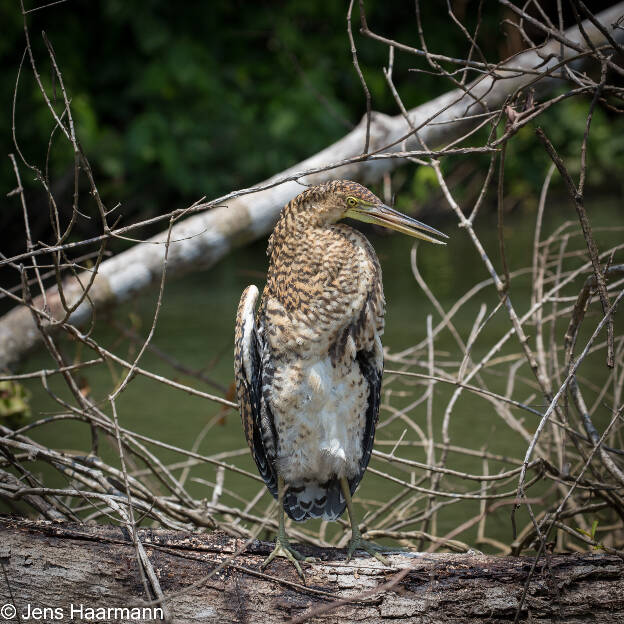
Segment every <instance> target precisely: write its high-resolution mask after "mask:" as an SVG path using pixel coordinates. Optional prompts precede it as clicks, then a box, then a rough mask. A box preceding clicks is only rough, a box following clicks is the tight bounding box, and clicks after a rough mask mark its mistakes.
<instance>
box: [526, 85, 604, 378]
mask: <svg viewBox="0 0 624 624" xmlns="http://www.w3.org/2000/svg"><path fill="white" fill-rule="evenodd" d="M597 93H598V90H596V94H597ZM595 102H596V97H594V100H593V101H592V106H591V107H590V112H589V115H588V117H587V127H586V130H585V137H584V139H583V143H584V144H585V143H586V139H587V136H588V134H589V124H590V122H591V116H592V113H593V109H594V105H595ZM535 134H536V135H537V138H538V139H539V140H540V141H541V142H542V143H543V145H544V147H545V149H546V151H547V152H548V155H549V156H550V157H551V159H552V161H553V162H554V163H555V165H556V166H557V169H558V170H559V173H560V174H561V177H562V178H563V181H564V182H565V183H566V187H567V189H568V193H569V194H570V198H571V199H572V201H573V203H574V207H575V208H576V212H577V213H578V217H579V221H580V224H581V228H582V229H583V236H584V237H585V242H586V243H587V251H588V252H589V257H590V259H591V263H592V267H593V269H594V275H595V277H596V284H597V286H598V293H599V295H600V303H601V304H602V311H603V313H604V314H606V310H607V309H608V307H609V294H608V292H607V286H606V282H605V279H604V275H603V273H602V269H601V267H600V260H599V257H598V248H597V247H596V242H595V241H594V237H593V236H592V230H591V224H590V222H589V218H588V217H587V212H586V211H585V206H584V198H583V186H582V185H581V184H583V185H584V181H585V176H584V174H583V173H581V179H580V180H579V187H578V189H577V188H576V186H575V185H574V182H573V181H572V178H571V177H570V174H569V173H568V170H567V169H566V166H565V165H564V163H563V161H562V160H561V158H560V157H559V155H558V154H557V152H556V150H555V148H554V147H553V144H552V143H551V142H550V140H549V139H548V137H547V136H546V134H545V133H544V131H543V130H542V128H537V129H536V130H535ZM584 169H585V166H584V164H583V168H582V171H583V170H584ZM607 332H608V347H607V348H608V351H607V366H608V367H609V368H613V364H614V359H613V358H614V355H613V354H614V347H613V340H614V334H613V318H611V317H610V318H609V322H608V325H607Z"/></svg>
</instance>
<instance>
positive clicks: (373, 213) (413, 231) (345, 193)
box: [327, 180, 448, 245]
mask: <svg viewBox="0 0 624 624" xmlns="http://www.w3.org/2000/svg"><path fill="white" fill-rule="evenodd" d="M327 186H328V187H329V193H330V194H331V195H333V199H334V206H335V210H336V211H338V210H339V211H340V213H339V214H338V213H337V214H336V220H338V219H344V218H346V217H350V218H351V219H356V220H357V221H364V222H365V223H374V224H375V225H381V226H382V227H385V228H389V229H391V230H396V231H397V232H401V233H403V234H407V235H408V236H413V237H414V238H419V239H421V240H424V241H427V242H429V243H437V244H438V245H446V242H445V241H443V240H438V239H437V238H433V236H438V237H441V238H448V236H447V235H446V234H443V233H442V232H439V231H438V230H436V229H435V228H432V227H431V226H430V225H426V224H424V223H421V222H420V221H417V220H416V219H412V217H408V216H407V215H404V214H403V213H401V212H399V211H398V210H395V209H394V208H390V206H386V204H384V203H383V202H382V201H381V200H380V199H379V198H378V197H377V196H376V195H375V194H374V193H371V192H370V191H369V190H368V189H367V188H366V187H364V186H362V185H361V184H358V183H357V182H351V181H350V180H336V181H334V182H330V183H329V184H328V185H327ZM431 235H433V236H431Z"/></svg>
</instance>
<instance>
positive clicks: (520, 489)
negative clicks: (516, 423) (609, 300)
mask: <svg viewBox="0 0 624 624" xmlns="http://www.w3.org/2000/svg"><path fill="white" fill-rule="evenodd" d="M623 297H624V290H622V291H621V292H620V294H619V295H618V296H617V297H616V299H615V301H614V302H613V305H611V307H610V308H609V309H608V310H607V313H606V314H605V315H604V316H603V317H602V319H601V320H600V322H599V323H598V325H597V326H596V329H595V330H594V332H593V333H592V335H591V337H590V338H589V340H588V341H587V344H586V345H585V348H584V349H583V351H582V353H581V354H580V355H579V357H578V358H577V360H576V361H575V362H574V364H573V365H572V367H571V368H570V372H569V373H568V376H567V377H566V379H565V380H564V382H563V384H561V386H560V387H559V389H558V390H557V392H556V393H555V395H554V396H553V398H552V400H551V402H550V405H549V406H548V408H547V410H546V411H545V412H544V415H543V416H542V419H541V420H540V423H539V425H538V426H537V429H536V430H535V434H534V435H533V439H532V440H531V444H529V448H528V449H527V452H526V454H525V457H524V462H523V464H522V472H521V473H520V478H519V480H518V489H517V499H518V501H520V500H522V498H524V497H525V494H524V490H523V482H524V479H525V475H526V470H527V468H528V466H529V460H530V459H531V455H532V454H533V450H534V449H535V445H536V443H537V440H538V438H539V436H540V434H541V432H542V429H543V428H544V426H545V425H546V423H547V422H548V419H549V418H550V415H551V413H552V412H553V411H554V409H555V407H556V405H557V402H558V401H559V398H560V397H561V395H562V394H563V393H564V392H565V390H566V389H567V387H568V384H569V383H570V380H571V379H572V378H573V377H574V375H575V374H576V371H577V369H578V368H579V366H580V365H581V364H582V362H583V360H584V359H585V357H586V356H587V354H588V353H589V350H590V347H591V346H592V344H593V343H594V341H595V340H596V337H597V336H598V334H599V333H600V331H601V330H602V328H603V327H604V326H605V324H606V323H607V320H608V318H609V317H610V316H611V314H613V312H614V311H615V309H616V308H617V304H618V303H619V302H620V300H621V299H622V298H623ZM519 506H520V503H519V502H518V503H516V505H515V506H514V508H513V510H512V519H513V518H514V514H515V512H516V510H517V509H518V507H519Z"/></svg>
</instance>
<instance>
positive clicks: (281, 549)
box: [260, 535, 315, 582]
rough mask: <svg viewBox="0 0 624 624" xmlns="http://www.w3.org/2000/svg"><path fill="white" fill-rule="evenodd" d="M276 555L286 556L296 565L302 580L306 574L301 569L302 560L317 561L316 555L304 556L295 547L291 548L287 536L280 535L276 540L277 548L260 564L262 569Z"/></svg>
mask: <svg viewBox="0 0 624 624" xmlns="http://www.w3.org/2000/svg"><path fill="white" fill-rule="evenodd" d="M275 557H284V558H285V559H288V561H290V562H291V563H292V564H293V566H295V570H297V574H298V575H299V577H300V578H301V580H302V581H304V582H305V575H304V573H303V570H302V569H301V564H300V563H299V562H300V561H306V562H311V561H315V559H314V557H304V556H303V555H302V554H301V553H299V552H297V551H296V550H295V549H294V548H291V547H290V545H289V543H288V539H287V538H285V537H280V536H279V535H278V537H277V539H276V540H275V548H274V549H273V552H272V553H271V554H270V555H269V556H268V557H267V558H266V559H265V560H264V563H263V564H262V565H261V566H260V569H261V570H264V569H265V568H266V567H267V566H268V565H269V563H271V561H273V559H275Z"/></svg>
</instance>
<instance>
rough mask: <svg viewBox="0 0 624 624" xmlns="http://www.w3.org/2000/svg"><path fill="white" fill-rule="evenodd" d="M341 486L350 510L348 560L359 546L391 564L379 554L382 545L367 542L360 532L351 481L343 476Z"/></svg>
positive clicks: (383, 561) (376, 557)
mask: <svg viewBox="0 0 624 624" xmlns="http://www.w3.org/2000/svg"><path fill="white" fill-rule="evenodd" d="M340 487H341V488H342V494H343V496H344V497H345V500H346V501H347V511H348V512H349V522H350V523H351V539H350V540H349V546H348V548H347V561H350V559H351V557H353V553H354V552H355V551H356V550H357V549H358V548H359V549H360V550H365V551H366V552H367V553H368V554H369V555H371V556H373V557H375V559H379V561H381V563H383V564H384V565H387V566H389V565H390V562H389V561H388V560H387V559H386V558H385V557H384V556H383V555H381V554H379V552H378V551H379V550H381V547H380V546H377V545H376V544H372V543H371V542H367V541H366V540H365V539H364V538H363V537H362V534H361V533H360V529H359V528H358V523H357V521H356V520H355V518H354V516H353V503H352V501H351V490H350V488H349V482H348V481H347V479H346V477H342V478H341V479H340Z"/></svg>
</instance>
